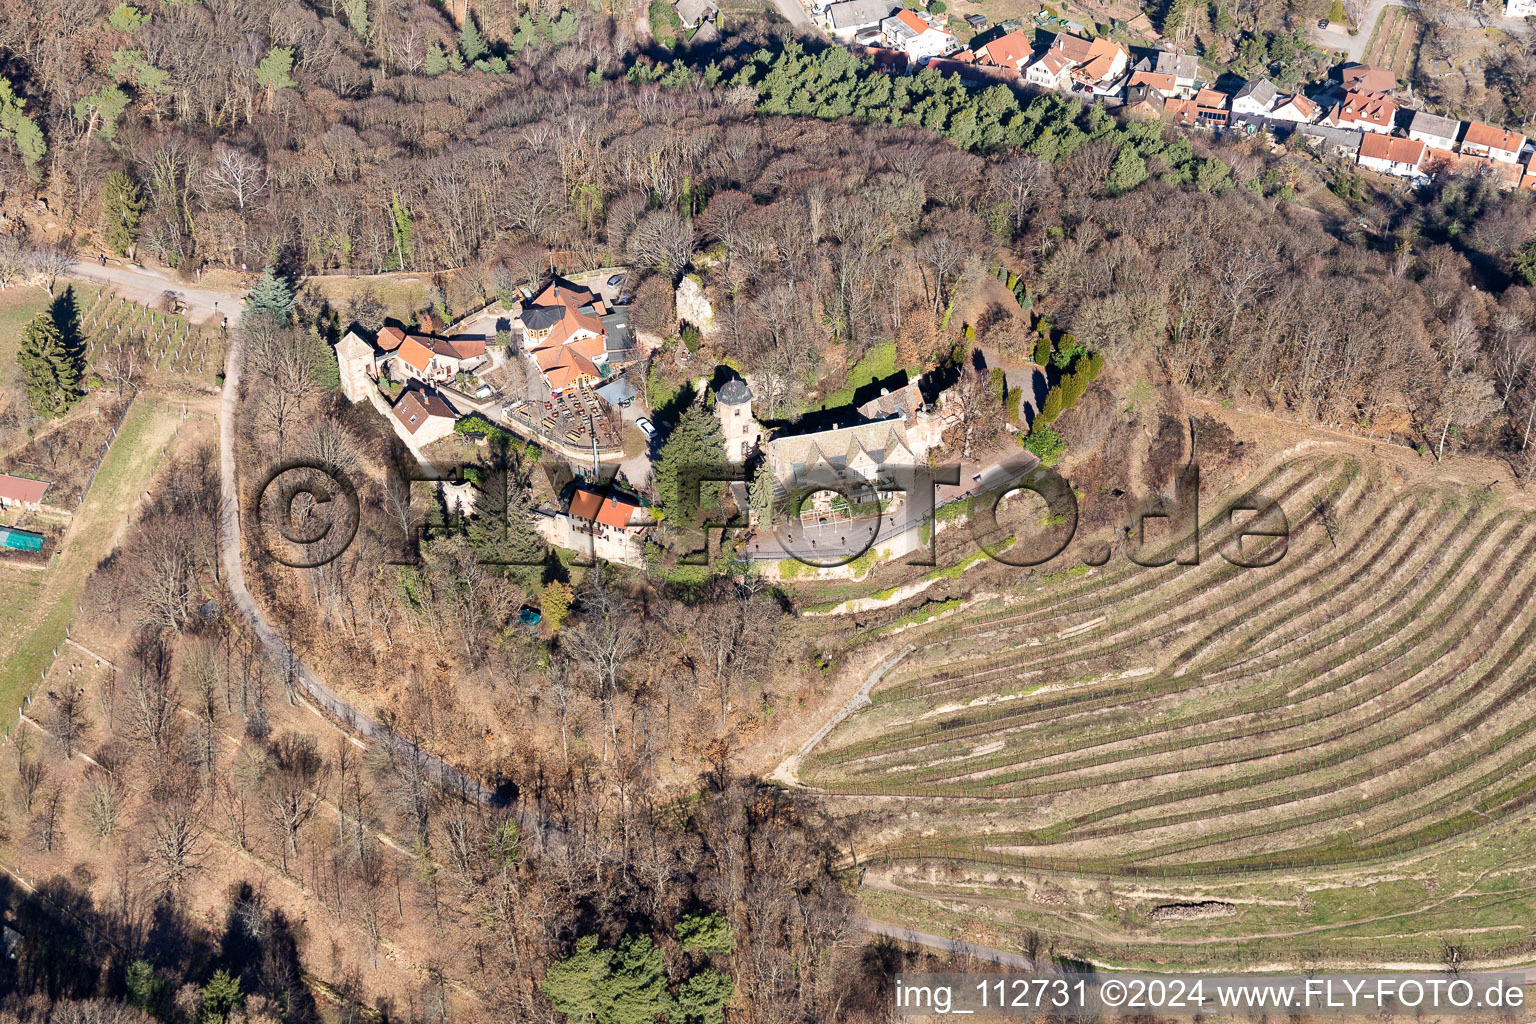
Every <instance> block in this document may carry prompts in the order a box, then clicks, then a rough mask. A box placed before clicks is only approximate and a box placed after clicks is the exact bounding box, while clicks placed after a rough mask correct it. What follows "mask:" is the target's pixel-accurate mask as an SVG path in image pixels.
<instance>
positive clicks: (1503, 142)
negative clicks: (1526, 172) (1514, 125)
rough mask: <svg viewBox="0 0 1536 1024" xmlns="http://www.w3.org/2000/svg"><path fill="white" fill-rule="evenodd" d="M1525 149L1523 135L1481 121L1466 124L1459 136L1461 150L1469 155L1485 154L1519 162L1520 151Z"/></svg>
mask: <svg viewBox="0 0 1536 1024" xmlns="http://www.w3.org/2000/svg"><path fill="white" fill-rule="evenodd" d="M1523 149H1525V136H1524V135H1521V134H1520V133H1519V132H1512V131H1510V130H1509V129H1507V128H1498V127H1495V126H1494V125H1491V124H1483V123H1482V122H1481V121H1471V122H1468V124H1467V131H1466V134H1465V135H1463V136H1462V137H1461V151H1462V152H1463V153H1466V154H1468V155H1470V156H1485V157H1487V158H1488V159H1490V160H1498V161H1501V162H1503V163H1506V164H1516V163H1519V162H1520V151H1521V150H1523Z"/></svg>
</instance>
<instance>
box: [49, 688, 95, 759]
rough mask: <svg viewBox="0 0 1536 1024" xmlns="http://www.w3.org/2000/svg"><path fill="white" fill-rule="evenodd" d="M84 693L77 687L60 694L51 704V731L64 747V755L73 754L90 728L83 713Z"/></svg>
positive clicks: (67, 756)
mask: <svg viewBox="0 0 1536 1024" xmlns="http://www.w3.org/2000/svg"><path fill="white" fill-rule="evenodd" d="M85 704H86V701H85V694H84V693H82V692H81V691H80V690H78V689H74V690H70V691H69V692H68V693H65V694H63V695H61V696H60V697H59V699H58V701H57V702H56V703H55V704H54V706H53V721H52V723H51V724H52V726H53V729H52V732H53V734H54V736H56V737H57V738H58V741H59V743H60V744H62V745H63V747H64V756H65V757H66V758H71V757H74V756H75V750H76V749H77V748H78V747H79V745H80V741H81V740H82V739H83V738H84V736H85V733H86V732H87V731H88V730H89V728H90V723H89V721H88V720H87V719H86V715H85Z"/></svg>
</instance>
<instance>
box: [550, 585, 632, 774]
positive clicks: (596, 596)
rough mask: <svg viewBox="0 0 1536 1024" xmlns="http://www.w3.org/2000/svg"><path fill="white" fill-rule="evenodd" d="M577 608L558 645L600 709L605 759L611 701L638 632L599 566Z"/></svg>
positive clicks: (611, 733)
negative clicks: (573, 621)
mask: <svg viewBox="0 0 1536 1024" xmlns="http://www.w3.org/2000/svg"><path fill="white" fill-rule="evenodd" d="M581 610H582V615H581V620H580V621H579V622H578V623H577V624H576V625H575V626H573V627H567V628H566V629H565V630H563V631H562V632H561V634H560V641H561V647H562V648H563V649H564V650H565V651H566V652H567V653H568V654H569V655H570V656H571V658H572V660H573V661H574V662H575V664H576V666H577V667H578V668H579V669H580V670H581V672H582V674H583V675H584V676H586V678H587V681H588V682H589V683H590V684H591V686H592V691H593V696H594V697H595V698H596V699H597V702H598V704H599V705H600V706H601V707H602V709H603V720H604V723H605V728H604V732H603V758H604V760H607V759H608V757H609V756H610V752H609V743H610V742H612V744H613V746H614V748H615V749H617V747H618V725H617V720H616V716H615V714H614V703H615V701H616V700H617V698H618V692H619V685H620V683H621V682H623V680H624V676H625V673H626V671H627V670H628V665H629V659H630V657H631V656H632V655H633V654H634V653H635V651H636V650H638V649H639V647H640V636H641V634H640V629H639V626H638V624H637V623H636V621H635V615H634V609H633V608H631V607H630V606H629V603H628V602H627V601H626V600H624V598H623V597H622V596H621V595H620V594H618V593H617V592H616V591H614V590H613V589H612V588H611V587H610V586H609V585H608V581H607V579H606V576H605V574H604V573H603V571H602V569H601V568H600V567H599V568H597V569H594V570H593V571H592V572H591V573H590V574H589V575H588V576H587V583H586V586H585V587H584V589H583V593H582V595H581Z"/></svg>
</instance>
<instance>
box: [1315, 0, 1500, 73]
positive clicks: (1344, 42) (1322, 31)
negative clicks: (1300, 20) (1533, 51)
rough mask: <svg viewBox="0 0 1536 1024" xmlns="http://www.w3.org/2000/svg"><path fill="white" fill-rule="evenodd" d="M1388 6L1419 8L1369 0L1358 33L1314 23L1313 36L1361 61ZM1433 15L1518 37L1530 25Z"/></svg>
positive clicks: (1404, 0)
mask: <svg viewBox="0 0 1536 1024" xmlns="http://www.w3.org/2000/svg"><path fill="white" fill-rule="evenodd" d="M1388 7H1405V8H1407V9H1408V10H1410V11H1416V10H1418V9H1419V8H1420V4H1419V0H1371V5H1370V6H1369V7H1367V8H1366V9H1365V14H1364V15H1363V16H1362V17H1361V19H1360V32H1359V34H1358V35H1353V36H1352V35H1348V34H1346V33H1344V32H1339V31H1336V30H1334V29H1332V28H1318V27H1317V26H1316V25H1315V24H1314V25H1313V27H1312V39H1313V41H1314V42H1316V43H1318V44H1319V45H1321V46H1325V47H1327V48H1328V49H1330V50H1342V51H1343V52H1344V55H1345V57H1346V58H1348V59H1349V60H1352V61H1359V60H1362V59H1364V57H1365V48H1366V46H1368V45H1369V44H1370V41H1371V36H1372V34H1374V33H1375V31H1376V21H1377V19H1379V18H1380V17H1381V13H1382V12H1383V11H1385V10H1386V9H1387V8H1388ZM1434 16H1435V17H1436V18H1438V19H1439V20H1441V21H1444V22H1446V23H1447V24H1451V25H1455V26H1456V27H1458V28H1468V29H1482V28H1488V27H1489V26H1493V27H1496V28H1500V29H1503V30H1504V31H1505V32H1508V33H1510V34H1511V35H1513V36H1517V37H1520V36H1524V35H1526V34H1527V33H1529V32H1530V25H1528V24H1527V23H1526V20H1525V19H1524V18H1494V17H1487V16H1484V15H1481V14H1476V13H1474V12H1472V11H1439V12H1437V13H1436V14H1435V15H1434Z"/></svg>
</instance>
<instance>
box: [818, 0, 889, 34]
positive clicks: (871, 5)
mask: <svg viewBox="0 0 1536 1024" xmlns="http://www.w3.org/2000/svg"><path fill="white" fill-rule="evenodd" d="M895 6H897V5H896V4H894V3H891V2H890V0H844V2H843V3H840V4H833V5H832V6H830V7H828V8H827V20H828V21H829V22H830V23H831V25H832V28H833V30H834V31H836V30H839V29H845V28H858V27H860V26H862V25H878V24H880V22H882V21H884V20H885V18H886V16H887V15H889V14H890V13H891V8H892V7H895Z"/></svg>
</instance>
